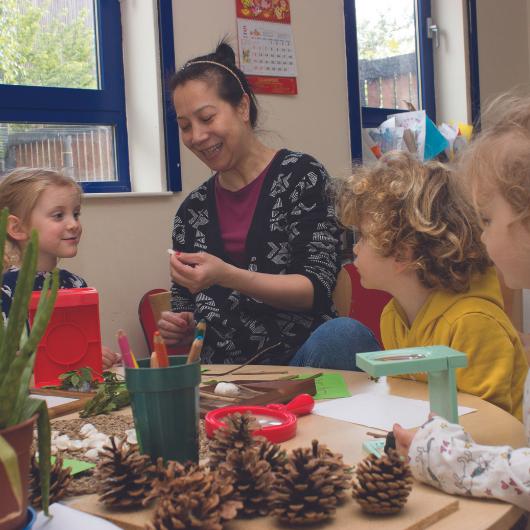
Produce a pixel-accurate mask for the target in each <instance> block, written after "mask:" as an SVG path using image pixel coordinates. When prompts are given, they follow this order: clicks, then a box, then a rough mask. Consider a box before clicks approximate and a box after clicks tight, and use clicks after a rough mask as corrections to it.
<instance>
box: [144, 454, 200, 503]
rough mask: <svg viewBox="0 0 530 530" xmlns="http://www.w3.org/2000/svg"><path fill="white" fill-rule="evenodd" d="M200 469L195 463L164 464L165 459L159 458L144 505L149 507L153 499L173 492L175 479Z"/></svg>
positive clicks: (169, 461)
mask: <svg viewBox="0 0 530 530" xmlns="http://www.w3.org/2000/svg"><path fill="white" fill-rule="evenodd" d="M198 468H199V466H198V464H194V463H193V462H189V461H188V462H186V463H185V464H181V463H180V462H176V461H175V460H168V461H167V462H164V459H163V458H162V457H161V456H159V457H158V459H157V461H156V465H155V467H154V471H153V478H152V479H151V487H150V491H149V493H148V494H147V496H146V497H145V498H144V500H143V501H142V504H143V505H144V506H147V505H148V504H149V503H150V502H151V501H152V500H153V499H157V498H159V497H162V496H164V495H167V494H168V493H169V492H170V491H171V487H172V482H173V481H174V480H175V479H177V478H180V477H183V476H184V475H186V474H189V473H191V472H193V471H195V470H197V469H198Z"/></svg>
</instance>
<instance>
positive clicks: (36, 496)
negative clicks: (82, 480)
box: [29, 455, 72, 509]
mask: <svg viewBox="0 0 530 530" xmlns="http://www.w3.org/2000/svg"><path fill="white" fill-rule="evenodd" d="M71 471H72V468H70V467H67V468H66V469H63V459H62V458H61V457H60V456H58V457H57V458H56V459H55V462H54V463H53V465H52V467H51V473H50V504H52V503H53V502H56V501H59V500H61V499H62V498H63V497H64V496H65V495H66V490H67V488H68V485H69V484H70V482H71V480H72V473H71ZM41 501H42V496H41V489H40V471H39V464H38V463H37V459H36V458H35V455H33V456H32V457H31V467H30V476H29V502H30V504H31V505H32V506H33V507H34V508H37V509H40V508H41Z"/></svg>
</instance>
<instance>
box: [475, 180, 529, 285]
mask: <svg viewBox="0 0 530 530" xmlns="http://www.w3.org/2000/svg"><path fill="white" fill-rule="evenodd" d="M480 215H481V217H482V222H483V225H484V229H483V232H482V236H481V239H482V242H483V243H484V245H485V246H486V250H487V251H488V254H489V256H490V258H491V259H492V260H493V262H494V263H495V265H496V266H497V267H498V268H499V270H500V271H501V272H502V275H503V277H504V281H505V282H506V285H508V287H511V288H512V289H521V288H530V232H529V231H528V230H527V229H526V228H525V227H524V226H523V224H522V223H521V222H520V221H519V220H516V216H515V212H514V211H513V209H512V207H511V206H510V204H509V203H508V202H507V201H506V200H505V199H504V197H503V196H502V195H501V194H500V193H499V192H498V191H496V190H493V192H492V193H491V194H490V195H489V197H488V201H487V203H485V204H483V205H481V208H480Z"/></svg>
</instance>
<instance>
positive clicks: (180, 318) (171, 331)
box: [157, 311, 195, 346]
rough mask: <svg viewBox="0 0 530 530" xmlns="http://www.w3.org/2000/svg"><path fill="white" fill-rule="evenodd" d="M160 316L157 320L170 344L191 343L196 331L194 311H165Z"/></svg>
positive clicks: (162, 334)
mask: <svg viewBox="0 0 530 530" xmlns="http://www.w3.org/2000/svg"><path fill="white" fill-rule="evenodd" d="M160 316H161V318H160V320H159V321H158V322H157V326H158V330H159V331H160V335H161V336H162V338H163V339H164V341H165V343H166V344H167V345H168V346H174V345H176V344H190V343H191V341H192V340H193V336H194V333H195V320H194V318H193V313H190V312H188V311H183V312H182V313H173V312H171V311H163V312H162V314H161V315H160Z"/></svg>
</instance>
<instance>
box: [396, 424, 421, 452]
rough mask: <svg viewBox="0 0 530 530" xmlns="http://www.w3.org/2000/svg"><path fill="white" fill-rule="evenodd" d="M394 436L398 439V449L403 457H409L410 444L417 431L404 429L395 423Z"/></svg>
mask: <svg viewBox="0 0 530 530" xmlns="http://www.w3.org/2000/svg"><path fill="white" fill-rule="evenodd" d="M393 431H394V436H395V438H396V449H397V452H398V453H399V454H400V455H401V456H405V457H408V456H409V449H410V444H411V443H412V439H413V438H414V435H415V434H416V429H404V428H403V427H402V426H401V425H400V424H399V423H394V428H393Z"/></svg>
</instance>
